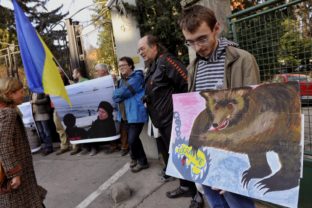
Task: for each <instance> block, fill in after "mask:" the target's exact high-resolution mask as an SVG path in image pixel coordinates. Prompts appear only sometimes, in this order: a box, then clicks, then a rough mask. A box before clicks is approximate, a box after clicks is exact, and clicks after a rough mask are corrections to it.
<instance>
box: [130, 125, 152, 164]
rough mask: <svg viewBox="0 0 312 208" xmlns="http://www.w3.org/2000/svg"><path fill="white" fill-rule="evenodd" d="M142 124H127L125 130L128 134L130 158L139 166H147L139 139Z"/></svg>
mask: <svg viewBox="0 0 312 208" xmlns="http://www.w3.org/2000/svg"><path fill="white" fill-rule="evenodd" d="M143 126H144V123H127V124H125V129H126V130H127V132H128V143H129V147H130V150H131V153H132V156H131V158H132V159H134V160H137V161H138V162H139V164H140V165H146V164H147V158H146V155H145V151H144V148H143V145H142V142H141V139H140V134H141V132H142V129H143Z"/></svg>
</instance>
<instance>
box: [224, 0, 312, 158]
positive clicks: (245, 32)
mask: <svg viewBox="0 0 312 208" xmlns="http://www.w3.org/2000/svg"><path fill="white" fill-rule="evenodd" d="M228 22H229V28H230V32H229V36H230V39H232V40H234V41H236V42H237V43H239V45H240V48H242V49H245V50H247V51H249V52H250V53H252V54H253V55H254V56H255V57H256V59H257V62H258V64H259V68H260V76H261V81H262V82H286V81H298V82H299V83H300V91H301V92H300V93H301V98H302V99H301V101H302V113H304V115H305V116H304V119H305V122H304V142H305V148H304V150H305V155H312V77H311V76H312V26H311V25H312V0H293V1H287V0H271V1H266V2H265V3H262V4H259V5H257V6H255V7H252V8H248V9H245V10H243V11H241V12H238V13H235V14H233V15H231V16H230V17H228Z"/></svg>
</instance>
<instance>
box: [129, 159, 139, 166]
mask: <svg viewBox="0 0 312 208" xmlns="http://www.w3.org/2000/svg"><path fill="white" fill-rule="evenodd" d="M137 164H138V162H137V161H136V160H131V162H130V168H134V167H135V166H136V165H137Z"/></svg>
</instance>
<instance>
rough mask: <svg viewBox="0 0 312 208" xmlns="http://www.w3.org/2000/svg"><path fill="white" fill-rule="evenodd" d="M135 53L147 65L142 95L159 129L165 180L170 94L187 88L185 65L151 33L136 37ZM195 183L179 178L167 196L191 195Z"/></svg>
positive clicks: (170, 120) (158, 142)
mask: <svg viewBox="0 0 312 208" xmlns="http://www.w3.org/2000/svg"><path fill="white" fill-rule="evenodd" d="M138 53H139V54H140V55H141V56H142V58H143V59H144V61H145V62H146V66H147V68H148V70H147V72H146V77H145V97H144V100H143V101H144V102H145V104H146V105H147V110H148V113H149V116H150V117H151V120H152V123H153V125H154V126H155V127H157V128H158V129H159V132H160V134H161V137H159V138H157V140H156V141H157V146H158V149H159V151H160V153H161V154H162V156H163V160H164V163H165V167H164V169H163V171H162V173H163V175H162V178H161V180H162V181H164V182H166V181H169V180H171V179H172V177H170V176H168V175H166V174H165V170H166V166H167V163H168V158H169V154H168V152H169V145H170V137H171V128H172V119H173V103H172V94H174V93H182V92H186V91H187V71H186V68H185V66H184V65H183V64H182V63H181V62H180V61H179V60H178V59H177V58H176V57H174V56H172V55H171V54H169V53H168V52H167V50H166V49H165V48H164V47H163V46H162V45H161V44H160V43H159V42H158V40H157V38H156V37H155V36H152V35H146V36H144V37H143V38H141V39H140V40H139V43H138ZM195 194H196V186H195V184H194V183H193V182H190V181H186V180H180V186H179V187H178V188H176V189H174V190H173V191H168V192H167V193H166V196H167V197H168V198H178V197H194V196H195Z"/></svg>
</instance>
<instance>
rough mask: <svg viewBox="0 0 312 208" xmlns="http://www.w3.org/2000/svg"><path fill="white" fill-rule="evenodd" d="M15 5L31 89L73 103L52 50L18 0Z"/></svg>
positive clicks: (19, 41)
mask: <svg viewBox="0 0 312 208" xmlns="http://www.w3.org/2000/svg"><path fill="white" fill-rule="evenodd" d="M13 5H14V16H15V22H16V32H17V38H18V45H19V48H20V51H21V56H22V61H23V65H24V70H25V74H26V78H27V83H28V86H29V88H30V90H31V91H32V92H36V93H46V94H49V95H55V96H61V97H62V98H64V99H65V100H66V101H67V102H68V104H69V105H71V102H70V100H69V97H68V95H67V92H66V89H65V86H64V83H63V80H62V78H61V75H60V72H59V70H58V67H57V65H56V63H55V61H54V59H55V58H54V57H53V55H52V53H51V51H50V50H49V48H48V47H47V46H46V44H45V43H44V42H43V40H42V38H41V37H40V35H39V34H38V33H37V32H36V30H35V28H34V27H33V26H32V24H31V23H30V21H29V19H28V18H27V17H26V15H25V14H24V12H23V11H22V9H21V8H20V7H19V5H18V4H17V2H16V0H13Z"/></svg>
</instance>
